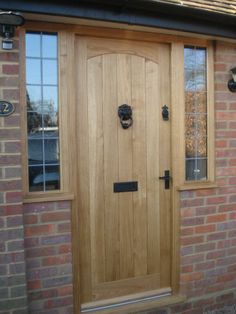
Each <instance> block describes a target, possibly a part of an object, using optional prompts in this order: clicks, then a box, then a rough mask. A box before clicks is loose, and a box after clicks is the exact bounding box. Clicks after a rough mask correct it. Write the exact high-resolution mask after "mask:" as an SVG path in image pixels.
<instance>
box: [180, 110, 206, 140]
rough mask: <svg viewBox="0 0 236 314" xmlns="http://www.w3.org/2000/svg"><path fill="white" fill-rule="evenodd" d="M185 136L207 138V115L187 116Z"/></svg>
mask: <svg viewBox="0 0 236 314" xmlns="http://www.w3.org/2000/svg"><path fill="white" fill-rule="evenodd" d="M185 135H186V137H189V136H194V137H196V138H197V137H202V136H204V137H206V135H207V116H206V114H186V115H185Z"/></svg>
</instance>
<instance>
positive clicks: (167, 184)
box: [159, 170, 171, 190]
mask: <svg viewBox="0 0 236 314" xmlns="http://www.w3.org/2000/svg"><path fill="white" fill-rule="evenodd" d="M159 179H160V180H165V190H169V188H170V179H171V176H170V170H165V172H164V176H163V177H159Z"/></svg>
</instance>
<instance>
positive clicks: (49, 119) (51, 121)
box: [43, 112, 58, 138]
mask: <svg viewBox="0 0 236 314" xmlns="http://www.w3.org/2000/svg"><path fill="white" fill-rule="evenodd" d="M43 119H44V120H43V121H44V123H43V125H44V136H45V138H47V137H58V115H57V112H51V113H48V114H46V115H44V116H43Z"/></svg>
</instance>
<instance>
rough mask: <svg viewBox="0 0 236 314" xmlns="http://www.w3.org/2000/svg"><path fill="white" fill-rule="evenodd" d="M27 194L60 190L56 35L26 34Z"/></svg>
mask: <svg viewBox="0 0 236 314" xmlns="http://www.w3.org/2000/svg"><path fill="white" fill-rule="evenodd" d="M26 81H27V86H26V99H27V129H28V166H29V171H28V172H29V191H46V190H57V189H59V188H60V173H59V169H60V165H59V160H60V157H59V154H60V151H59V124H58V121H59V119H58V57H57V35H56V34H48V33H43V32H38V33H32V32H30V33H27V34H26Z"/></svg>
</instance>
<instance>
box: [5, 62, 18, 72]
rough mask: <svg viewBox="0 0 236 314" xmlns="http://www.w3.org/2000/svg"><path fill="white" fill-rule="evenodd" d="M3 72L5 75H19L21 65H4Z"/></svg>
mask: <svg viewBox="0 0 236 314" xmlns="http://www.w3.org/2000/svg"><path fill="white" fill-rule="evenodd" d="M2 72H3V74H18V73H19V65H18V64H3V65H2Z"/></svg>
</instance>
